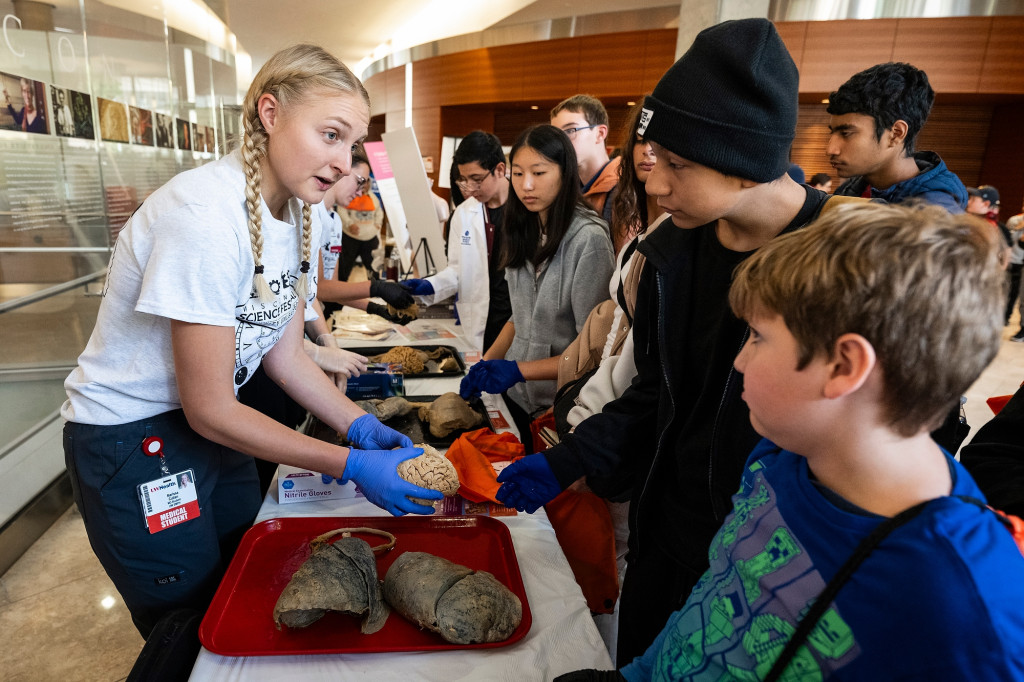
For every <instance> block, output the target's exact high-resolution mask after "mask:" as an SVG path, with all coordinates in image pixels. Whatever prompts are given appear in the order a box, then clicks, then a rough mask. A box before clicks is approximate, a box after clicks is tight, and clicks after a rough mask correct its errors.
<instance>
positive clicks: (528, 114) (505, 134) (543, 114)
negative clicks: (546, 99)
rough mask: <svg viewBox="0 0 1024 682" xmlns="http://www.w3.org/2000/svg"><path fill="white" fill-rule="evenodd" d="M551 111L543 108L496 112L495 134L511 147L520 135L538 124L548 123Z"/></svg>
mask: <svg viewBox="0 0 1024 682" xmlns="http://www.w3.org/2000/svg"><path fill="white" fill-rule="evenodd" d="M549 111H550V109H548V108H545V107H541V108H540V109H538V110H536V111H533V110H530V109H515V110H510V111H496V112H495V113H494V134H495V135H497V136H498V139H499V140H501V143H502V144H503V145H509V146H511V145H512V143H513V142H515V141H516V138H517V137H519V133H521V132H523V130H525V129H526V128H528V127H530V126H532V125H534V124H537V123H548V122H549V121H550V119H549V118H548V112H549Z"/></svg>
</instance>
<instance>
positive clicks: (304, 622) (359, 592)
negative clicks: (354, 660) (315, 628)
mask: <svg viewBox="0 0 1024 682" xmlns="http://www.w3.org/2000/svg"><path fill="white" fill-rule="evenodd" d="M352 533H368V534H372V535H380V536H383V537H386V538H388V539H389V541H388V542H387V543H385V544H383V545H380V546H378V547H373V548H371V547H370V545H369V543H367V542H366V541H365V540H362V539H360V538H356V537H352ZM335 535H342V538H341V539H340V540H338V541H337V542H334V543H330V542H328V540H330V538H332V537H334V536H335ZM309 546H310V548H311V549H312V553H311V554H310V556H309V558H308V559H306V561H305V562H304V563H303V564H302V566H300V567H299V570H297V571H296V572H295V574H294V575H292V578H291V580H290V581H289V582H288V584H287V585H285V588H284V590H282V591H281V596H280V597H278V599H277V603H276V604H275V605H274V624H275V625H276V626H277V628H278V629H280V628H281V626H282V625H285V626H287V627H289V628H304V627H307V626H309V625H312V624H313V623H315V622H316V621H318V620H320V618H322V617H323V616H324V614H326V613H327V612H328V611H340V612H342V613H348V614H351V615H354V616H362V619H363V621H362V624H361V625H360V631H361V632H362V633H363V634H371V633H374V632H377V631H378V630H380V629H381V628H382V627H384V622H385V621H386V620H387V617H388V613H389V610H388V606H387V603H386V602H385V601H384V599H383V594H382V592H381V587H380V581H379V580H378V579H377V561H376V559H375V558H374V556H373V555H374V554H375V553H380V552H385V551H388V550H390V549H391V548H393V547H394V546H395V536H394V535H392V534H391V533H388V532H386V531H381V530H376V529H374V528H339V529H338V530H333V531H330V532H328V533H324V534H323V535H320V536H318V537H316V538H314V539H313V540H312V541H311V542H310V543H309Z"/></svg>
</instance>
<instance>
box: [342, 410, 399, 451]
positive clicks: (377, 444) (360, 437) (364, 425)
mask: <svg viewBox="0 0 1024 682" xmlns="http://www.w3.org/2000/svg"><path fill="white" fill-rule="evenodd" d="M346 437H347V438H348V442H349V443H351V444H352V445H354V446H355V447H357V448H361V449H363V450H391V449H392V448H411V447H412V439H411V438H409V436H407V435H405V434H404V433H399V432H398V431H395V430H394V429H392V428H390V427H387V426H384V425H383V424H381V423H380V420H379V419H377V418H376V417H374V416H373V415H372V414H364V415H363V416H362V417H359V418H358V419H356V420H355V421H354V422H352V425H351V426H349V427H348V435H347V436H346Z"/></svg>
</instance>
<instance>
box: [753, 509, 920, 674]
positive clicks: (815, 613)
mask: <svg viewBox="0 0 1024 682" xmlns="http://www.w3.org/2000/svg"><path fill="white" fill-rule="evenodd" d="M929 502H931V500H925V501H924V502H921V503H920V504H915V505H914V506H913V507H910V508H909V509H904V510H903V511H901V512H900V513H899V514H897V515H896V516H893V517H892V518H889V519H886V520H885V521H883V522H882V523H880V524H878V526H877V527H876V528H875V529H874V530H873V531H871V533H870V534H869V535H868V536H867V537H866V538H864V539H863V540H861V542H860V544H859V545H857V549H855V550H854V551H853V554H852V555H850V558H849V559H847V560H846V563H844V564H843V565H842V567H840V569H839V570H838V571H837V572H836V574H835V575H834V576H833V577H832V580H830V581H829V582H828V585H826V586H825V589H824V590H822V591H821V594H819V595H818V598H817V599H815V600H814V604H812V605H811V608H810V610H808V612H807V615H806V616H804V617H803V619H802V620H801V621H800V624H799V625H797V628H796V632H794V633H793V636H792V637H790V639H789V641H788V642H786V646H785V648H784V649H783V650H782V653H781V654H779V657H778V659H776V661H775V663H774V664H773V665H772V668H771V670H769V671H768V675H767V676H766V677H765V678H764V682H777V680H778V679H779V677H781V675H782V673H784V672H785V671H786V668H787V666H789V662H790V661H791V660H792V659H793V656H795V655H796V651H797V649H799V648H800V647H801V646H803V643H804V642H805V641H806V640H807V636H808V635H810V634H811V630H813V629H814V626H815V625H817V624H818V621H819V620H820V619H821V617H822V616H823V615H825V611H827V610H828V607H829V606H831V605H832V602H833V601H835V598H836V595H838V594H839V590H841V589H842V588H843V585H845V584H846V581H847V580H849V579H850V576H852V575H853V574H854V573H855V572H856V571H857V569H858V568H859V567H860V565H861V564H862V563H864V560H865V559H867V558H868V556H869V555H870V554H871V552H872V551H874V549H875V547H877V546H878V544H879V543H880V542H882V540H884V539H885V538H886V536H888V535H889V534H890V533H891V532H893V531H894V530H896V529H897V528H899V527H900V526H902V525H904V524H905V523H907V522H909V521H912V520H913V519H914V518H915V517H917V516H918V515H919V514H920V513H921V512H922V511H924V508H925V507H926V506H928V503H929Z"/></svg>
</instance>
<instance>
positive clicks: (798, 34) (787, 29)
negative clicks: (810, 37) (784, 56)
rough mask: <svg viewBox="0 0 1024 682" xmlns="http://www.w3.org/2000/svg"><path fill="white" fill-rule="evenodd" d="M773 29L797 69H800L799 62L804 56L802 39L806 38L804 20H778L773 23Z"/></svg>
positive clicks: (805, 23)
mask: <svg viewBox="0 0 1024 682" xmlns="http://www.w3.org/2000/svg"><path fill="white" fill-rule="evenodd" d="M775 30H776V31H778V32H779V37H780V38H782V42H783V43H785V44H786V49H787V50H789V56H790V57H792V58H793V63H794V64H796V68H797V70H800V71H802V69H801V68H800V63H801V62H802V61H803V58H804V41H805V40H806V39H807V22H806V21H779V22H776V23H775Z"/></svg>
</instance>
